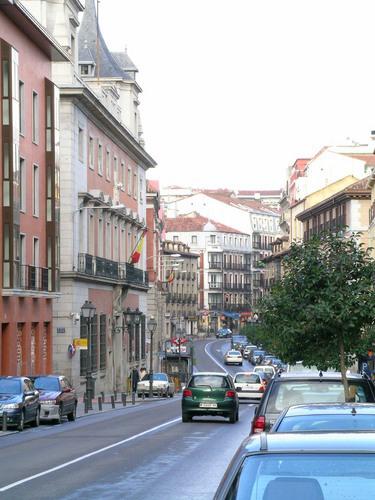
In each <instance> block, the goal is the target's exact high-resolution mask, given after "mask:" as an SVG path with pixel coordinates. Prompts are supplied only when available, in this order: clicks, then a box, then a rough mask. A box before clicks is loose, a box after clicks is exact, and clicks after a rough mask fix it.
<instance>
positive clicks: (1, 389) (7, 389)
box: [0, 379, 21, 394]
mask: <svg viewBox="0 0 375 500" xmlns="http://www.w3.org/2000/svg"><path fill="white" fill-rule="evenodd" d="M20 392H21V382H20V381H19V380H10V379H0V394H19V393H20Z"/></svg>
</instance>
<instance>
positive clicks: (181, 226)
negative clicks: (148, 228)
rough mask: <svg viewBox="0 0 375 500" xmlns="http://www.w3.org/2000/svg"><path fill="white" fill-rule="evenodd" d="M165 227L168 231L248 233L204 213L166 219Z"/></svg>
mask: <svg viewBox="0 0 375 500" xmlns="http://www.w3.org/2000/svg"><path fill="white" fill-rule="evenodd" d="M165 229H166V231H167V232H170V233H171V232H182V233H190V232H203V231H217V232H220V233H235V234H246V233H241V231H238V230H237V229H234V228H232V227H229V226H226V225H225V224H221V222H216V221H213V220H211V219H208V218H207V217H203V216H202V215H199V214H197V215H195V216H193V217H190V216H180V217H176V218H173V219H172V218H167V219H165Z"/></svg>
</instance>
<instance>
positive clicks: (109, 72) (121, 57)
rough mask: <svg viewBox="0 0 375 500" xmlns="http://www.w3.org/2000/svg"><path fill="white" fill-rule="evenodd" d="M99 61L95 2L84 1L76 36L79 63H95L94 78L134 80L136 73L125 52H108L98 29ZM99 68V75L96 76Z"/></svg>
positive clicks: (93, 0) (90, 0)
mask: <svg viewBox="0 0 375 500" xmlns="http://www.w3.org/2000/svg"><path fill="white" fill-rule="evenodd" d="M98 36H99V50H98V53H99V61H97V60H96V59H97V43H96V39H97V15H96V8H95V0H86V7H85V11H84V14H83V18H82V23H81V26H80V30H79V34H78V47H79V51H78V54H79V62H80V63H81V64H82V63H83V64H87V63H95V64H96V65H95V73H94V76H95V77H98V76H99V77H103V78H121V79H125V80H134V79H135V78H134V74H135V73H136V72H137V71H138V69H137V68H136V66H135V65H134V63H133V62H132V60H131V59H130V57H129V56H128V54H127V53H126V52H123V53H122V52H114V53H112V52H110V50H109V49H108V47H107V44H106V43H105V40H104V38H103V35H102V34H101V31H100V29H99V30H98ZM98 68H99V75H98Z"/></svg>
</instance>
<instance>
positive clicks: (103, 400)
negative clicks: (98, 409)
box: [100, 391, 105, 403]
mask: <svg viewBox="0 0 375 500" xmlns="http://www.w3.org/2000/svg"><path fill="white" fill-rule="evenodd" d="M100 394H101V395H102V402H103V403H105V399H104V391H102V392H101V393H100Z"/></svg>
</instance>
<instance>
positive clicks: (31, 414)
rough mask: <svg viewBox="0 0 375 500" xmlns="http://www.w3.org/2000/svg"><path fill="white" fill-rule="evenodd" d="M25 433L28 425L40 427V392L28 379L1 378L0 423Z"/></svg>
mask: <svg viewBox="0 0 375 500" xmlns="http://www.w3.org/2000/svg"><path fill="white" fill-rule="evenodd" d="M5 414H6V417H7V425H8V426H10V427H16V428H17V430H19V431H23V429H24V426H25V424H26V423H31V425H32V426H33V427H37V426H38V425H39V419H40V406H39V392H38V391H37V390H36V389H35V387H34V385H33V383H32V381H31V380H30V379H29V378H27V377H0V422H1V425H2V424H3V418H4V415H5Z"/></svg>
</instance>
